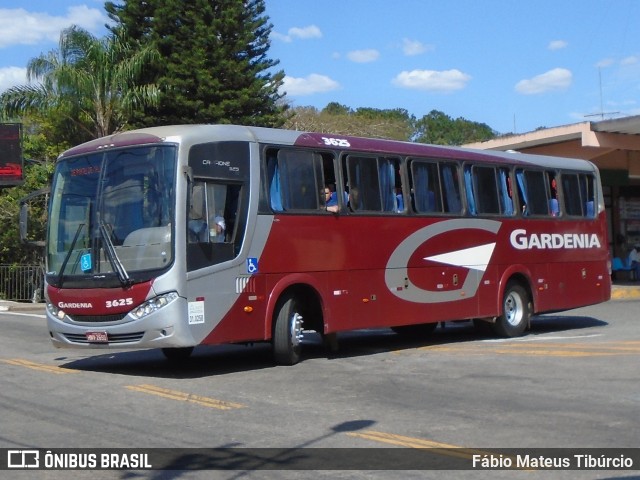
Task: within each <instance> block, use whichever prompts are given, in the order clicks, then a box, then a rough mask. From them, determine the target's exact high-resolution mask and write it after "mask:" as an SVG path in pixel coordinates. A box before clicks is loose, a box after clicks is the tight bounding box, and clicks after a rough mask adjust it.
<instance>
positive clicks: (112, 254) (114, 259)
mask: <svg viewBox="0 0 640 480" xmlns="http://www.w3.org/2000/svg"><path fill="white" fill-rule="evenodd" d="M100 235H101V236H102V240H103V241H104V250H105V252H106V254H107V257H108V258H109V262H111V266H112V267H113V269H114V270H115V271H116V274H117V275H118V279H119V280H120V283H121V284H122V286H123V287H128V286H129V285H131V283H132V282H131V278H129V274H128V273H127V271H126V270H125V268H124V265H122V262H121V261H120V259H119V258H118V254H117V253H116V249H115V247H114V246H113V242H112V241H111V237H110V236H109V232H108V231H107V227H106V226H105V223H104V222H103V221H102V220H101V221H100Z"/></svg>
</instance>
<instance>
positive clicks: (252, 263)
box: [247, 257, 258, 273]
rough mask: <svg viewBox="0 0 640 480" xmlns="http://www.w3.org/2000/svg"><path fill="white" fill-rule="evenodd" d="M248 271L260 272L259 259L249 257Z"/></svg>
mask: <svg viewBox="0 0 640 480" xmlns="http://www.w3.org/2000/svg"><path fill="white" fill-rule="evenodd" d="M247 273H258V259H257V258H255V257H252V258H247Z"/></svg>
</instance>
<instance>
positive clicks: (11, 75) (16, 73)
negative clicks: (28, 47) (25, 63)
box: [0, 67, 27, 93]
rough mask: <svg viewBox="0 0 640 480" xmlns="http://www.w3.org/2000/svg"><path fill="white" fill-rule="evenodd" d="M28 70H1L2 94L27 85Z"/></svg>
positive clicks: (7, 68) (10, 68)
mask: <svg viewBox="0 0 640 480" xmlns="http://www.w3.org/2000/svg"><path fill="white" fill-rule="evenodd" d="M26 83H27V69H26V68H18V67H4V68H0V93H2V92H4V91H5V90H7V89H8V88H11V87H15V86H17V85H26Z"/></svg>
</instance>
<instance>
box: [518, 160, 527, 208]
mask: <svg viewBox="0 0 640 480" xmlns="http://www.w3.org/2000/svg"><path fill="white" fill-rule="evenodd" d="M516 181H517V182H518V186H519V187H520V192H521V193H522V199H521V200H522V205H520V208H522V214H523V215H527V214H528V212H527V210H526V208H525V207H526V206H527V203H528V202H527V185H526V183H525V181H524V171H523V170H519V171H517V172H516Z"/></svg>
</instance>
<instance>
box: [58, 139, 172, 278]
mask: <svg viewBox="0 0 640 480" xmlns="http://www.w3.org/2000/svg"><path fill="white" fill-rule="evenodd" d="M175 177H176V148H175V147H173V146H167V145H163V146H141V147H134V148H127V149H121V150H111V151H108V152H92V153H90V154H87V155H82V156H76V157H72V158H68V159H61V160H60V161H59V162H58V165H57V167H56V171H55V173H54V178H53V184H52V185H53V187H52V199H51V211H50V217H49V230H48V242H47V280H48V282H49V283H50V284H52V285H58V286H60V284H61V283H62V282H63V281H64V282H66V281H67V280H71V281H75V282H77V281H78V280H80V281H81V280H83V279H86V278H87V277H92V278H96V279H101V280H103V281H106V282H107V283H115V282H119V283H121V284H123V285H127V284H130V283H132V282H136V281H146V280H148V279H149V278H151V276H152V275H153V274H154V273H157V271H158V270H160V269H164V268H167V267H169V266H170V265H171V263H172V260H173V247H172V241H171V239H172V238H173V236H172V225H173V224H174V223H175V221H174V184H175ZM152 272H153V273H152ZM69 286H70V285H69ZM79 286H82V284H80V285H79ZM94 286H95V285H94Z"/></svg>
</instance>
